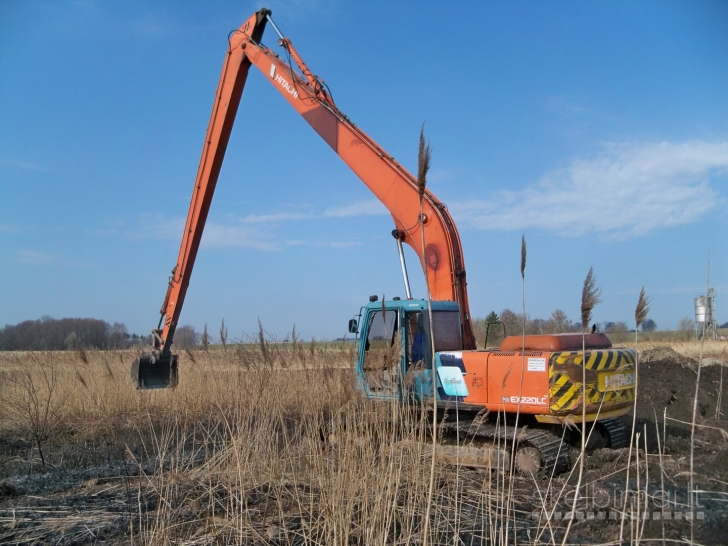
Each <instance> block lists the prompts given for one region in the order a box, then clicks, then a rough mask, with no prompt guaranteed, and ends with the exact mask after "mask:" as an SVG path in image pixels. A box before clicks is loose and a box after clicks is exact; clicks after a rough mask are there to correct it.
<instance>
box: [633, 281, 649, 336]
mask: <svg viewBox="0 0 728 546" xmlns="http://www.w3.org/2000/svg"><path fill="white" fill-rule="evenodd" d="M651 301H652V298H648V297H646V296H645V287H644V286H643V287H642V290H640V297H639V299H638V300H637V307H635V310H634V323H635V327H634V342H635V343H637V331H638V330H639V328H640V325H641V324H642V323H643V322H644V321H645V319H646V318H647V313H649V312H650V302H651Z"/></svg>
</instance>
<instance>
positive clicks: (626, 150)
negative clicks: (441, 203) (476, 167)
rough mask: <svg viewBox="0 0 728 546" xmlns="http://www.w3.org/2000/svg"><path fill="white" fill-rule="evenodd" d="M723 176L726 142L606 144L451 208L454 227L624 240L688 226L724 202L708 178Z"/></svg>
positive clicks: (726, 167)
mask: <svg viewBox="0 0 728 546" xmlns="http://www.w3.org/2000/svg"><path fill="white" fill-rule="evenodd" d="M727 173H728V142H714V143H711V142H700V141H693V142H686V143H682V144H672V143H669V142H662V143H656V144H638V145H635V144H609V145H607V146H605V147H604V149H603V151H602V152H601V153H599V154H598V155H597V156H596V157H593V158H589V159H578V160H575V161H573V162H572V164H571V165H570V166H569V167H568V168H566V169H562V170H559V171H556V172H553V173H550V174H548V175H546V176H544V177H543V178H542V179H541V180H540V181H539V182H538V183H537V184H534V185H532V186H530V187H527V188H525V189H523V190H519V191H501V192H498V193H496V194H494V195H493V196H492V198H491V199H490V200H489V201H471V202H469V203H451V204H450V210H451V211H452V213H453V215H454V216H455V218H456V220H457V221H458V222H459V223H460V224H461V225H466V226H470V227H473V228H476V229H489V230H494V229H498V230H522V229H527V228H537V229H544V230H548V231H554V232H556V233H559V234H562V235H568V236H579V235H585V234H588V233H599V234H601V235H602V236H604V237H606V238H608V239H626V238H629V237H635V236H641V235H646V234H649V233H651V232H653V231H655V230H658V229H662V228H668V227H673V226H679V225H684V224H689V223H692V222H695V221H697V220H699V219H700V218H702V217H703V216H704V215H705V214H706V213H708V212H710V211H712V210H714V209H716V208H718V207H721V206H724V205H725V198H724V197H723V196H721V195H720V193H719V192H718V191H717V190H716V189H715V188H714V187H713V185H711V179H712V178H715V177H720V176H725V175H726V174H727Z"/></svg>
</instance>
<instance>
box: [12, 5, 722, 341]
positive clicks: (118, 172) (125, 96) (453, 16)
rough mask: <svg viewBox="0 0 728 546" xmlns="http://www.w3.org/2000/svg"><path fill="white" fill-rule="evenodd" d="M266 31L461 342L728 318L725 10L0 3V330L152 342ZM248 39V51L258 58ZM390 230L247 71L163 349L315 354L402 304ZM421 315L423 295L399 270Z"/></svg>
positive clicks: (315, 140)
mask: <svg viewBox="0 0 728 546" xmlns="http://www.w3.org/2000/svg"><path fill="white" fill-rule="evenodd" d="M262 5H267V6H268V7H270V8H271V9H272V10H273V18H274V20H275V21H276V23H277V25H278V26H279V28H281V30H282V31H283V33H284V34H285V35H286V36H287V37H288V38H290V39H291V41H292V42H293V44H294V45H295V46H296V48H297V49H298V51H299V52H300V53H301V55H302V56H303V58H304V59H305V61H306V62H307V64H308V65H309V67H310V68H311V70H312V71H313V72H314V73H316V74H318V75H319V76H320V77H322V78H323V79H325V80H326V82H327V83H328V84H329V86H330V87H331V89H332V91H333V95H334V98H335V99H336V102H337V105H338V106H339V108H341V109H342V111H344V112H345V113H346V114H347V115H348V116H349V117H350V118H351V119H352V120H353V121H354V122H355V123H357V124H358V125H359V126H360V127H361V128H362V129H364V130H365V131H366V132H367V133H369V135H371V136H372V137H373V138H374V139H375V140H377V141H378V142H379V143H380V144H381V145H382V146H383V147H384V148H385V149H387V150H388V151H389V152H390V154H391V155H393V156H394V157H395V158H397V160H398V161H400V162H401V163H402V164H404V165H405V166H406V167H408V168H409V169H410V170H415V167H416V155H417V143H418V133H419V129H420V126H421V125H422V123H423V122H426V133H427V136H428V138H429V139H430V142H431V145H432V149H433V167H432V171H431V175H430V177H429V187H430V188H431V189H432V191H433V192H434V193H435V194H436V195H437V196H438V197H439V198H441V199H442V200H443V201H444V202H445V203H446V204H447V205H448V206H449V208H450V210H451V212H452V214H453V216H454V218H455V221H456V222H457V225H458V228H459V230H460V234H461V237H462V241H463V248H464V255H465V262H466V266H467V272H468V281H469V293H470V301H471V309H472V312H473V314H474V315H475V316H485V315H486V314H488V313H489V312H490V311H491V310H495V311H497V312H499V311H501V310H502V309H504V308H511V309H515V310H518V309H520V307H521V295H520V294H521V287H520V274H519V266H520V238H521V235H522V234H525V236H526V240H527V243H528V266H527V270H526V305H527V312H528V313H529V314H530V315H531V316H534V317H538V316H540V317H543V318H547V317H548V315H550V313H551V312H552V311H553V310H554V309H556V308H561V309H563V310H564V311H566V313H567V314H568V316H569V317H570V318H572V319H574V320H577V319H578V314H579V304H580V295H581V284H582V282H583V279H584V277H585V276H586V273H587V271H588V270H589V267H590V266H594V271H595V273H596V275H597V278H598V281H599V284H600V285H601V287H602V299H603V303H602V304H600V305H599V306H598V307H597V308H596V309H595V313H594V318H595V320H596V321H598V322H602V321H618V320H623V321H626V322H628V323H631V322H632V321H633V316H634V307H635V304H636V300H637V296H638V293H639V290H640V288H641V287H642V285H645V286H646V289H647V293H648V295H650V296H652V297H653V304H652V311H651V313H650V317H651V318H652V319H653V320H655V321H656V322H657V324H658V327H660V328H666V329H671V328H675V327H676V325H677V322H678V321H679V320H680V319H681V318H682V317H684V316H686V315H692V303H693V298H694V297H695V296H697V295H699V294H701V293H704V291H705V285H706V266H707V262H708V256H709V255H710V257H711V272H712V273H711V275H712V279H711V280H712V282H711V284H712V285H713V286H714V287H715V288H716V291H717V294H718V300H717V310H718V320H719V322H725V321H726V320H728V297H726V296H727V295H728V256H727V253H726V241H727V238H726V233H727V230H726V227H727V222H726V214H725V213H726V207H727V206H728V4H726V3H724V2H708V1H703V2H674V1H659V2H647V1H643V2H568V1H561V2H489V3H481V2H473V3H458V4H457V5H455V4H453V5H452V6H447V5H445V4H443V3H440V2H396V3H392V2H357V3H354V2H338V1H323V0H322V1H312V2H303V1H298V2H295V1H294V2H283V1H271V2H267V3H266V4H261V3H256V2H244V1H235V2H216V3H214V4H213V3H209V2H205V3H192V2H188V3H183V2H94V1H76V2H63V1H53V2H42V1H38V2H22V1H12V0H11V1H4V2H2V3H0V196H1V197H0V325H2V324H8V323H15V322H19V321H21V320H25V319H35V318H39V317H40V316H42V315H50V316H53V317H56V318H60V317H66V316H69V317H70V316H73V317H76V316H80V317H95V318H101V319H104V320H107V321H110V322H116V321H119V322H124V323H126V324H127V326H128V327H129V330H130V331H133V332H138V333H146V332H147V331H148V330H149V329H151V328H152V327H155V326H156V323H157V320H158V317H159V315H158V310H159V307H160V305H161V303H162V299H163V297H164V293H165V289H166V279H167V276H168V274H169V272H170V270H171V269H172V267H173V266H174V264H175V262H176V258H177V252H178V250H179V241H180V239H181V231H182V226H183V223H184V218H185V216H186V214H187V209H188V204H189V198H190V195H191V191H192V184H193V182H194V178H195V174H196V170H197V164H198V162H199V158H200V151H201V147H202V141H203V137H204V133H205V129H206V127H207V122H208V120H209V116H210V110H211V106H212V99H213V97H214V92H215V88H216V86H217V81H218V78H219V74H220V68H221V66H222V61H223V58H224V55H225V51H226V47H227V35H228V33H229V32H230V31H231V30H233V29H235V28H237V27H238V26H239V25H240V24H241V23H242V22H243V21H244V20H245V19H246V18H247V17H248V16H249V15H250V14H251V13H252V12H253V11H255V10H257V9H258V8H260V7H261V6H262ZM274 36H275V35H274V33H273V32H272V29H271V28H268V30H267V31H266V35H265V36H264V39H263V41H264V43H266V44H267V45H269V46H270V47H277V46H275V40H274ZM391 229H392V220H391V218H390V217H389V216H388V215H387V212H386V210H384V208H383V207H382V206H381V205H379V204H378V202H377V201H376V200H374V199H373V196H372V195H371V194H370V193H369V191H368V190H367V189H366V187H365V186H364V185H363V184H362V183H361V182H360V181H359V180H358V179H357V178H356V176H355V175H354V174H353V173H351V172H350V171H349V170H348V168H347V167H346V166H345V165H344V164H343V163H342V162H341V160H339V159H338V158H337V157H336V156H335V154H334V153H333V152H332V151H331V149H330V148H329V147H328V146H327V145H326V144H325V143H324V142H323V141H322V140H321V139H320V138H319V137H318V136H317V135H316V134H315V133H314V132H313V131H312V130H311V129H310V127H309V126H308V125H307V124H306V123H305V122H304V120H303V119H302V118H300V117H299V116H298V115H297V114H296V113H295V111H294V110H293V109H292V108H291V107H290V106H289V105H288V104H287V103H286V102H285V100H284V99H283V98H282V97H281V96H280V95H279V94H278V93H277V92H276V91H275V90H274V88H273V87H272V86H271V85H269V83H268V82H267V80H266V79H265V78H263V77H262V76H261V75H260V74H259V73H257V72H256V70H255V69H252V70H251V74H250V76H249V78H248V84H247V86H246V89H245V92H244V94H243V99H242V103H241V106H240V109H239V111H238V117H237V122H236V125H235V128H234V130H233V134H232V138H231V140H230V144H229V146H228V150H227V156H226V160H225V164H224V166H223V169H222V172H221V176H220V180H219V183H218V187H217V191H216V195H215V199H214V201H213V204H212V208H211V212H210V216H209V221H208V226H207V230H206V231H205V235H204V237H203V242H202V248H201V251H200V253H199V255H198V260H197V263H196V266H195V270H194V274H193V276H192V280H191V284H190V289H189V292H188V296H187V300H186V302H185V307H184V310H183V312H182V317H181V323H182V324H192V325H194V326H195V327H197V328H198V329H201V328H202V327H203V325H205V324H208V325H209V327H210V329H211V330H212V331H217V329H218V328H219V324H220V321H221V319H223V318H224V319H225V321H226V324H227V325H228V327H229V331H230V335H231V336H232V337H240V336H241V335H242V333H243V332H253V331H254V330H255V329H256V328H257V321H258V319H260V320H261V322H262V323H263V325H264V327H265V328H266V330H268V331H269V332H271V333H273V334H275V335H277V336H278V337H279V338H283V337H285V335H286V333H287V332H289V331H290V329H291V327H292V326H293V325H294V324H295V325H296V329H297V331H299V332H301V333H302V334H303V335H304V337H307V338H310V337H312V336H315V337H316V338H335V337H339V336H341V335H343V334H344V332H345V328H346V322H347V320H348V319H349V318H350V317H351V316H352V315H354V314H355V313H356V312H357V311H358V309H359V307H360V306H361V305H362V304H364V303H365V302H366V301H367V297H368V296H369V295H370V294H379V295H380V296H381V294H386V295H387V297H388V298H389V297H391V296H395V295H399V296H403V295H404V294H403V292H404V290H403V287H402V279H401V274H400V271H399V265H398V261H397V253H396V247H395V243H394V241H393V239H392V237H391V236H390V231H391ZM408 258H409V267H410V274H411V276H412V277H413V279H412V280H413V284H414V291H415V296H422V295H423V294H424V288H423V282H422V275H421V273H420V271H419V269H418V267H417V264H416V261H415V256H414V255H413V253H411V252H410V253H409V254H408Z"/></svg>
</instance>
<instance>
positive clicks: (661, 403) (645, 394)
mask: <svg viewBox="0 0 728 546" xmlns="http://www.w3.org/2000/svg"><path fill="white" fill-rule="evenodd" d="M723 368H724V366H702V367H701V372H700V390H699V392H698V420H699V421H700V420H702V418H708V419H709V418H713V417H714V416H715V408H716V404H717V401H718V391H719V389H720V388H721V372H724V374H725V376H726V377H724V378H723V379H724V380H723V382H722V390H723V395H722V400H723V401H724V403H723V404H721V405H722V406H723V407H725V402H726V401H728V370H723ZM697 369H698V362H697V361H696V360H694V359H692V358H689V357H686V356H683V355H681V354H679V353H677V352H675V351H674V350H673V349H671V348H670V347H655V348H654V349H650V350H648V351H644V352H643V353H641V354H640V364H639V387H638V388H639V392H638V395H637V417H638V418H643V419H648V420H650V421H653V420H654V418H655V413H657V416H658V419H660V420H661V417H662V413H663V410H664V409H665V408H667V415H668V417H671V418H672V419H678V420H680V421H686V422H690V421H691V419H692V414H693V399H694V397H695V382H696V380H697Z"/></svg>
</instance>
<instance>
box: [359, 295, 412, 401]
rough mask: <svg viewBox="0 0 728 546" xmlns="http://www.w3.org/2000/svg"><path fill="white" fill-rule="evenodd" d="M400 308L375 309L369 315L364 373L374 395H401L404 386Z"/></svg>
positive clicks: (366, 384) (363, 361)
mask: <svg viewBox="0 0 728 546" xmlns="http://www.w3.org/2000/svg"><path fill="white" fill-rule="evenodd" d="M399 314H400V311H399V309H393V310H386V309H383V310H376V311H371V312H369V313H368V315H367V321H368V322H367V328H366V332H365V335H366V338H365V339H364V340H363V345H364V347H363V351H362V352H363V355H362V375H363V382H364V385H365V388H366V390H367V394H368V395H369V396H370V397H372V398H399V397H400V396H401V388H402V343H401V336H402V332H400V324H401V320H400V316H399Z"/></svg>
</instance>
